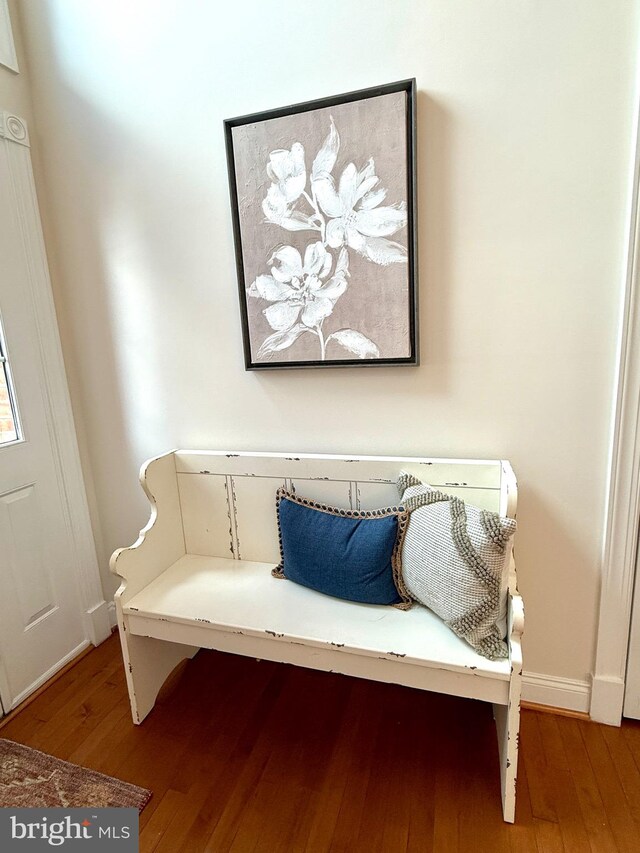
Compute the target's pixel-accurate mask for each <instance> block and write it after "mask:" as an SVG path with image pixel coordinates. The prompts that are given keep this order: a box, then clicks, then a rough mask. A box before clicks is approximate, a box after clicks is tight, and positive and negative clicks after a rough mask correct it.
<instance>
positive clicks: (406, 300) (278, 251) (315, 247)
mask: <svg viewBox="0 0 640 853" xmlns="http://www.w3.org/2000/svg"><path fill="white" fill-rule="evenodd" d="M415 109H416V94H415V80H403V81H400V82H398V83H390V84H388V85H385V86H378V87H376V88H373V89H362V90H360V91H357V92H349V93H348V94H345V95H338V96H335V97H331V98H322V99H321V100H317V101H308V102H306V103H304V104H296V105H294V106H289V107H283V108H281V109H275V110H269V111H267V112H261V113H255V114H253V115H247V116H241V117H239V118H233V119H227V120H226V121H225V122H224V125H225V136H226V146H227V161H228V167H229V188H230V194H231V207H232V214H233V226H234V237H235V248H236V265H237V270H238V285H239V291H240V312H241V318H242V330H243V343H244V355H245V367H246V368H247V370H255V369H262V368H284V367H321V366H322V367H329V366H332V367H336V366H354V365H401V364H417V363H418V343H417V328H416V313H417V247H416V169H415V160H416V152H415Z"/></svg>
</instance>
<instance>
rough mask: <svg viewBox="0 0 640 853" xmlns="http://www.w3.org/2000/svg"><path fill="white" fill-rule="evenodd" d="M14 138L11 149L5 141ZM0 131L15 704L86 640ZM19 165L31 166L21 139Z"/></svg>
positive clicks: (4, 662)
mask: <svg viewBox="0 0 640 853" xmlns="http://www.w3.org/2000/svg"><path fill="white" fill-rule="evenodd" d="M11 146H13V149H12V148H11ZM15 147H16V143H15V142H12V141H11V140H10V139H7V138H0V187H1V188H2V191H1V192H0V258H1V259H2V263H1V265H0V322H1V324H2V328H3V330H4V348H5V355H6V356H7V358H8V360H9V363H10V365H11V376H12V379H13V383H14V390H15V402H16V404H17V413H18V415H19V420H20V427H21V436H20V438H19V439H18V440H17V441H14V442H11V443H5V444H1V445H0V588H1V589H2V595H1V596H0V667H1V669H2V673H1V676H2V677H0V693H1V698H2V705H3V707H4V709H5V711H7V710H9V709H10V708H12V707H14V706H15V705H16V704H17V703H18V702H19V701H21V699H23V698H24V697H25V696H26V695H28V693H29V692H31V690H33V689H35V687H36V686H38V684H39V683H40V682H41V681H42V679H43V678H44V677H46V676H47V675H49V674H51V673H52V672H54V671H55V670H56V668H59V666H61V665H62V664H63V663H64V662H66V660H67V659H69V657H71V656H73V654H75V653H77V652H78V651H79V650H80V649H81V648H83V647H84V646H86V645H88V639H87V630H86V626H85V624H84V620H83V613H82V603H81V596H80V590H79V588H78V583H77V580H76V575H75V570H74V562H73V556H72V555H73V553H74V544H73V538H72V532H71V527H70V519H69V513H68V510H67V505H66V495H65V492H64V487H63V484H62V481H61V473H60V470H59V467H58V462H57V458H58V457H57V444H56V435H55V431H54V430H55V425H54V423H53V418H52V416H51V410H50V406H49V402H48V397H47V391H46V388H47V384H46V377H45V371H44V361H43V356H42V347H41V339H40V331H41V330H40V329H39V328H38V323H37V320H36V316H35V311H34V305H33V301H32V295H31V289H30V287H31V285H30V264H33V263H35V262H36V261H38V260H39V259H34V258H32V257H29V256H28V253H27V251H26V249H25V246H26V244H27V243H26V240H25V239H24V233H23V229H24V228H25V227H26V226H25V223H24V220H23V218H22V217H21V215H20V199H19V197H18V195H17V192H18V190H17V186H16V181H15V179H14V178H15V172H14V171H12V169H11V161H10V158H11V157H12V156H15V150H14V149H15ZM21 152H24V154H21V156H22V160H21V168H27V167H28V168H30V164H29V155H28V149H27V148H22V149H21Z"/></svg>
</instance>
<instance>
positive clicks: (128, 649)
mask: <svg viewBox="0 0 640 853" xmlns="http://www.w3.org/2000/svg"><path fill="white" fill-rule="evenodd" d="M120 642H121V644H122V656H123V658H124V668H125V675H126V677H127V688H128V690H129V701H130V702H131V716H132V717H133V722H134V723H136V725H138V724H139V723H141V722H142V721H143V720H144V718H145V717H146V716H147V714H148V713H149V712H150V711H151V710H152V708H153V706H154V705H155V701H156V697H157V696H158V693H159V692H160V688H161V687H162V685H163V684H164V682H165V681H166V679H167V677H168V676H169V675H170V674H171V672H172V671H173V670H174V669H175V668H176V666H177V665H178V664H179V663H180V661H182V660H184V659H185V658H192V657H193V656H194V655H195V653H196V652H197V651H199V649H198V648H197V647H194V646H185V645H183V644H182V643H169V642H167V641H166V640H156V639H154V638H153V637H137V636H135V635H133V634H129V633H128V632H127V631H125V630H123V628H122V627H121V628H120Z"/></svg>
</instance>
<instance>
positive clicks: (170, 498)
mask: <svg viewBox="0 0 640 853" xmlns="http://www.w3.org/2000/svg"><path fill="white" fill-rule="evenodd" d="M140 484H141V486H142V488H143V490H144V493H145V495H146V496H147V498H148V500H149V503H150V505H151V517H150V518H149V521H148V523H147V525H146V526H145V527H144V528H143V529H142V530H141V531H140V535H139V537H138V539H137V540H136V541H135V542H134V544H133V545H131V546H129V547H128V548H119V549H118V550H117V551H115V552H114V553H113V555H112V556H111V560H110V561H109V568H110V569H111V571H112V572H113V574H115V575H118V577H120V578H121V579H122V583H121V584H120V587H119V588H118V591H117V592H116V594H115V601H116V609H118V608H119V607H122V606H123V605H125V604H126V603H127V601H128V600H129V599H130V598H132V597H133V596H134V595H136V593H138V592H140V590H142V589H144V588H145V587H146V586H148V585H149V584H150V583H151V581H153V580H155V579H156V578H157V577H158V575H161V574H162V572H164V571H165V570H166V569H168V568H169V566H171V565H173V563H175V562H176V560H179V559H180V557H182V556H184V553H185V545H184V533H183V529H182V514H181V511H180V499H179V496H178V483H177V478H176V468H175V460H174V453H173V451H171V452H170V453H165V454H163V455H162V456H157V457H156V458H155V459H150V460H149V461H148V462H146V463H145V464H144V465H143V466H142V468H141V470H140Z"/></svg>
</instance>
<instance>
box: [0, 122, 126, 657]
mask: <svg viewBox="0 0 640 853" xmlns="http://www.w3.org/2000/svg"><path fill="white" fill-rule="evenodd" d="M2 140H5V142H4V143H3V142H2ZM5 143H6V144H7V145H8V161H9V169H10V174H11V183H12V190H13V194H14V197H15V200H16V204H17V206H18V214H19V219H20V231H21V237H22V244H23V250H24V253H25V257H26V259H27V264H28V269H29V289H30V291H31V293H30V295H31V299H32V303H33V311H34V316H35V319H36V327H37V333H38V342H39V349H40V356H41V358H42V364H43V366H44V377H45V386H46V387H45V398H46V400H45V402H46V406H47V409H48V426H49V433H50V435H51V444H52V447H53V448H54V455H55V464H56V469H57V474H58V480H59V482H60V485H61V487H62V488H61V491H62V493H63V495H64V497H65V503H66V505H65V507H64V511H65V516H66V520H67V525H68V528H69V530H70V532H71V539H72V541H73V546H74V552H73V553H72V554H70V555H69V559H70V561H71V562H72V564H73V567H74V571H75V574H76V577H77V579H78V587H79V590H80V596H81V600H82V608H83V619H84V623H85V631H86V636H87V638H88V639H89V640H90V641H91V642H92V643H93V644H94V645H97V644H98V643H101V642H102V641H103V640H105V639H106V638H107V637H108V636H109V634H110V633H111V628H110V624H109V613H108V609H107V604H106V602H105V600H104V596H103V592H102V585H101V583H100V572H99V569H98V560H97V557H96V550H95V543H94V540H93V532H92V529H91V520H90V516H89V508H88V505H87V496H86V491H85V486H84V480H83V476H82V468H81V465H80V454H79V451H78V443H77V438H76V431H75V425H74V422H73V413H72V409H71V401H70V399H69V389H68V386H67V377H66V373H65V369H64V361H63V357H62V348H61V344H60V336H59V332H58V323H57V318H56V311H55V306H54V302H53V295H52V291H51V282H50V279H49V270H48V266H47V257H46V253H45V247H44V240H43V236H42V227H41V223H40V214H39V210H38V200H37V196H36V191H35V185H34V181H33V171H32V167H31V156H30V152H29V147H30V145H29V132H28V129H27V124H26V122H25V121H24V119H22V118H20V117H19V116H16V115H13V114H12V113H9V112H6V111H3V110H0V144H5Z"/></svg>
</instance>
